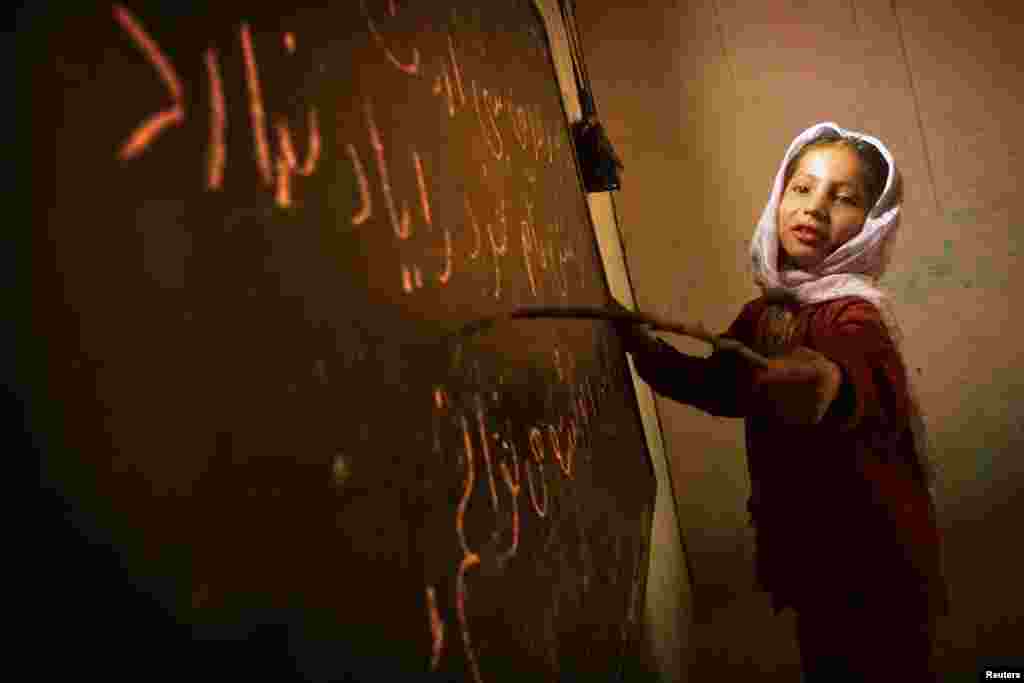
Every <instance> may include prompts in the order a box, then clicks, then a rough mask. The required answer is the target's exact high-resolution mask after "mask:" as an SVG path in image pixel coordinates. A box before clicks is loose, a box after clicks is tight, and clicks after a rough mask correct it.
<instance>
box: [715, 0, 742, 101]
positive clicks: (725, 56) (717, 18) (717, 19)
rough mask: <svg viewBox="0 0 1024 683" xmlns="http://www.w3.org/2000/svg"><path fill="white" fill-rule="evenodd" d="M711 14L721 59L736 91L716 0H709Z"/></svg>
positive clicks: (736, 86) (734, 77) (734, 72)
mask: <svg viewBox="0 0 1024 683" xmlns="http://www.w3.org/2000/svg"><path fill="white" fill-rule="evenodd" d="M711 14H712V18H713V20H714V23H715V30H716V31H717V32H718V41H719V43H721V45H722V60H723V61H724V62H725V66H726V68H727V69H728V70H729V78H730V79H731V80H732V87H733V90H736V91H737V93H738V88H739V84H738V83H737V82H736V70H735V69H734V68H733V64H732V59H731V58H730V57H729V50H728V47H727V46H726V43H725V27H724V25H723V24H722V13H721V12H720V11H719V9H718V0H711Z"/></svg>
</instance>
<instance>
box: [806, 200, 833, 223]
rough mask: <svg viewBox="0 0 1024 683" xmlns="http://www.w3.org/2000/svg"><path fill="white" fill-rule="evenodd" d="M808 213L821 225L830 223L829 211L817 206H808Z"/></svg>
mask: <svg viewBox="0 0 1024 683" xmlns="http://www.w3.org/2000/svg"><path fill="white" fill-rule="evenodd" d="M807 213H808V214H810V215H811V216H813V217H814V219H815V220H816V221H818V222H819V223H828V211H825V210H824V209H823V208H821V207H820V206H818V205H817V204H812V205H811V206H808V207H807Z"/></svg>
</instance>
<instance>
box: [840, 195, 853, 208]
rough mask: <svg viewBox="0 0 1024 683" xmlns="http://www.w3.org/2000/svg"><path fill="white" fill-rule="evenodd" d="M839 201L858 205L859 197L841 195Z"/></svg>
mask: <svg viewBox="0 0 1024 683" xmlns="http://www.w3.org/2000/svg"><path fill="white" fill-rule="evenodd" d="M839 201H841V202H844V203H846V204H850V205H851V206H857V198H856V197H846V196H841V197H839Z"/></svg>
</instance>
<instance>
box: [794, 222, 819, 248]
mask: <svg viewBox="0 0 1024 683" xmlns="http://www.w3.org/2000/svg"><path fill="white" fill-rule="evenodd" d="M793 235H794V236H795V237H796V238H797V239H798V240H799V241H800V242H802V243H804V244H817V243H818V242H820V241H821V237H820V236H819V235H818V233H816V232H815V231H814V230H812V229H811V228H805V227H803V226H797V227H795V228H793Z"/></svg>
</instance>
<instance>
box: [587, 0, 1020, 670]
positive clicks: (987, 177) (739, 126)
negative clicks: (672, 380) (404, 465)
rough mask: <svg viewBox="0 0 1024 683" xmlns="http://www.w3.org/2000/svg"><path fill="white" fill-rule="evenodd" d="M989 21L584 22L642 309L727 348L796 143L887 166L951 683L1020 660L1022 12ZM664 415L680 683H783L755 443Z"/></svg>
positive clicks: (820, 7)
mask: <svg viewBox="0 0 1024 683" xmlns="http://www.w3.org/2000/svg"><path fill="white" fill-rule="evenodd" d="M987 4H988V6H987V7H986V6H984V4H974V3H968V2H958V3H948V2H947V3H934V2H927V1H926V0H913V1H910V0H905V1H903V2H899V1H897V2H888V1H885V2H883V1H881V0H824V1H820V2H797V1H796V0H790V1H788V2H782V1H779V0H772V1H769V2H765V1H763V0H758V1H754V0H747V1H746V2H739V1H737V0H694V2H691V3H685V2H675V3H671V2H660V3H643V4H641V3H626V2H617V3H615V2H609V1H607V0H601V1H599V0H591V1H589V2H588V1H587V0H580V1H579V2H578V3H577V17H578V21H579V24H580V31H581V34H582V38H583V44H584V48H585V59H586V64H587V69H588V71H589V76H590V80H591V82H592V84H593V88H594V91H595V96H596V98H597V104H598V107H599V110H600V114H601V118H602V120H603V121H604V123H605V125H606V127H607V129H608V132H609V135H610V137H611V139H612V141H613V143H614V144H615V147H616V149H617V150H618V151H619V153H620V154H621V156H622V157H623V160H624V162H625V165H626V169H625V172H624V174H623V189H622V191H621V192H619V193H617V195H616V197H615V200H616V205H617V210H618V217H619V221H620V223H621V225H620V229H621V231H622V234H623V238H624V242H625V250H626V257H627V262H628V265H629V268H630V272H631V277H632V281H633V285H634V287H635V295H636V299H637V303H638V305H639V307H640V308H641V310H647V311H649V312H654V313H660V314H663V315H666V316H671V317H681V318H685V319H691V320H702V321H704V322H705V323H707V324H708V325H709V326H711V327H713V328H718V329H724V328H725V326H727V325H728V324H729V322H731V321H732V319H733V318H734V317H735V315H736V314H737V313H738V311H739V309H740V307H741V306H742V304H743V303H744V302H746V301H747V300H749V299H750V298H753V297H754V296H756V295H757V290H756V289H755V287H754V286H753V284H752V282H751V279H750V276H749V274H748V272H747V271H746V262H747V247H748V242H749V239H750V235H751V233H752V230H753V225H754V222H755V220H756V218H757V216H758V215H759V214H760V211H761V210H762V208H763V206H764V202H765V201H766V200H767V197H768V192H769V189H770V183H771V180H772V179H773V175H774V173H775V171H776V167H777V164H778V162H779V160H780V159H781V156H782V154H783V152H784V151H785V148H786V146H787V145H788V144H789V142H790V141H791V140H792V138H793V136H794V135H795V134H796V133H798V132H799V131H800V130H802V129H803V128H805V127H807V126H808V125H810V124H812V123H815V122H818V121H823V120H833V121H836V122H837V123H839V124H840V125H841V126H844V127H847V128H852V129H855V130H862V131H866V132H869V133H871V134H873V135H876V136H878V137H880V138H881V139H882V140H883V141H885V142H886V144H887V145H888V146H889V147H890V149H891V150H892V151H893V153H894V154H895V156H896V158H897V161H898V163H899V164H900V166H901V169H902V172H903V174H904V181H905V209H904V219H903V233H902V236H901V239H900V243H899V248H898V251H897V252H896V254H895V256H894V259H893V264H892V267H891V269H890V273H889V275H888V276H887V277H886V278H885V279H884V281H883V282H884V284H887V285H888V286H889V287H890V289H891V291H892V293H893V294H894V298H895V300H896V303H897V305H898V309H897V310H898V313H899V315H900V318H901V321H902V324H903V328H904V334H905V335H906V346H905V348H906V353H907V357H908V360H910V361H911V363H912V364H913V366H914V367H915V368H918V367H919V368H920V369H921V370H920V372H919V373H918V377H919V387H920V391H921V394H922V402H923V405H924V408H925V410H926V411H927V413H928V423H929V427H930V429H931V432H932V435H933V439H934V441H935V443H936V448H937V455H938V457H939V459H940V460H941V461H942V463H943V464H944V466H945V469H946V480H945V484H944V486H943V488H942V490H941V492H940V500H939V506H940V516H941V523H942V526H943V528H944V531H945V534H946V537H947V547H946V563H947V572H948V575H949V578H950V582H951V588H952V592H953V600H954V605H953V609H954V614H953V615H952V616H951V617H950V618H948V619H946V620H945V621H944V622H943V623H942V624H941V634H940V643H939V648H940V665H941V666H942V668H943V669H944V670H945V671H949V672H955V671H962V672H973V671H974V666H975V658H976V657H984V656H986V655H988V656H998V655H1016V654H1019V653H1020V643H1021V642H1024V626H1022V625H1021V623H1020V622H1021V615H1022V614H1024V591H1022V590H1021V589H1020V583H1019V576H1020V575H1021V569H1020V567H1021V560H1022V555H1024V552H1022V551H1021V544H1020V541H1019V537H1020V535H1021V533H1020V529H1019V520H1020V519H1022V518H1024V496H1017V495H1016V493H1017V492H1018V489H1020V488H1021V486H1022V485H1024V457H1022V456H1024V408H1022V406H1024V352H1022V351H1021V350H1020V349H1021V342H1020V341H1019V339H1020V336H1021V335H1022V334H1024V324H1022V323H1020V322H1019V321H1017V320H1015V319H1013V318H1011V316H1010V298H1009V294H1010V292H1011V291H1013V292H1024V276H1022V274H1021V259H1022V250H1024V237H1022V236H1024V214H1022V213H1021V212H1019V211H1015V210H1014V209H1015V208H1017V204H1018V203H1019V199H1020V195H1019V187H1020V182H1021V180H1022V172H1021V169H1020V164H1021V162H1022V159H1021V152H1020V151H1019V149H1020V147H1021V144H1020V141H1019V140H1018V139H1017V138H1016V137H1015V133H1016V130H1014V129H1013V128H1011V124H1017V123H1018V122H1020V121H1024V94H1022V92H1024V78H1022V77H1021V75H1020V73H1021V72H1022V71H1024V40H1021V38H1020V27H1021V26H1022V25H1024V9H1022V7H1024V4H1022V3H1019V2H1003V3H1001V5H1002V6H1005V8H1006V9H1001V10H997V9H994V8H993V5H992V3H987ZM638 5H641V6H638ZM1014 7H1016V9H1013V10H1012V11H1011V9H1010V8H1014ZM669 339H670V341H672V342H673V343H674V344H675V345H676V346H677V348H679V349H681V350H683V351H688V352H691V353H699V354H702V355H704V354H706V353H707V350H706V349H705V348H704V347H703V346H702V345H700V344H699V343H696V342H690V341H687V340H684V339H680V338H678V337H670V338H669ZM658 409H659V411H660V413H661V418H662V424H663V428H664V437H665V447H666V451H667V454H668V457H669V459H670V461H671V467H672V475H673V479H674V482H675V488H676V495H677V502H678V508H679V514H680V518H681V524H682V527H683V532H684V535H685V538H686V543H687V548H688V551H689V553H690V560H691V563H692V567H693V577H692V579H693V581H694V584H695V592H694V596H693V599H694V601H693V609H692V612H691V613H690V614H688V615H684V618H689V619H692V620H693V621H694V622H695V623H694V628H693V630H692V633H691V635H690V637H689V640H688V642H687V643H684V644H682V645H683V646H684V647H687V648H691V649H692V650H694V653H693V654H694V656H695V664H694V670H693V671H692V672H691V677H690V680H695V681H696V680H712V676H713V677H715V678H714V679H715V680H727V679H732V680H740V679H739V676H743V675H745V674H752V673H754V672H756V673H757V674H758V675H759V678H758V680H772V679H773V676H771V675H770V674H771V673H772V672H775V673H776V675H777V677H778V680H794V679H793V676H795V672H796V668H797V659H796V656H797V652H796V646H795V643H794V641H793V634H792V623H791V619H790V618H789V616H788V615H787V616H782V617H779V618H773V617H772V616H771V615H770V612H769V608H768V604H767V599H766V596H765V595H764V594H762V593H757V592H754V591H752V590H751V583H752V580H753V578H752V577H753V568H752V542H751V537H750V534H749V532H748V531H747V528H746V521H747V518H746V512H745V504H746V498H747V495H748V491H749V481H748V478H747V474H746V463H745V460H744V451H743V443H742V424H741V423H740V422H739V421H734V420H727V419H714V418H711V417H708V416H706V415H704V414H701V413H699V412H698V411H696V410H694V409H692V408H689V407H686V406H680V405H676V404H673V403H671V402H668V401H665V400H662V399H659V404H658ZM1012 539H1017V540H1016V542H1014V541H1013V540H1012Z"/></svg>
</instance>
